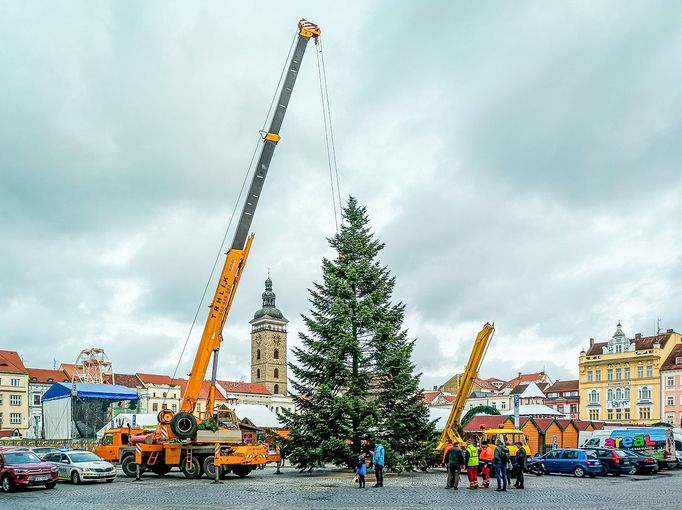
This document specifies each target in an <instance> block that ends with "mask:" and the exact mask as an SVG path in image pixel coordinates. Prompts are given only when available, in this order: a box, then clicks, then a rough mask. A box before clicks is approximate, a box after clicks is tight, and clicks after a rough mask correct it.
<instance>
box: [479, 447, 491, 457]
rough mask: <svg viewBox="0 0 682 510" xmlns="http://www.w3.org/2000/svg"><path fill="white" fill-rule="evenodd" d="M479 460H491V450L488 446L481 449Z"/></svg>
mask: <svg viewBox="0 0 682 510" xmlns="http://www.w3.org/2000/svg"><path fill="white" fill-rule="evenodd" d="M481 460H493V449H492V448H490V446H486V447H485V448H483V451H482V452H481Z"/></svg>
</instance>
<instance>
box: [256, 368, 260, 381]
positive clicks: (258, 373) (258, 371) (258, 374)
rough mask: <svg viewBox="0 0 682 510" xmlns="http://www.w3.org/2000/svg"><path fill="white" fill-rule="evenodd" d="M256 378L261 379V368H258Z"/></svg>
mask: <svg viewBox="0 0 682 510" xmlns="http://www.w3.org/2000/svg"><path fill="white" fill-rule="evenodd" d="M256 379H260V368H257V369H256Z"/></svg>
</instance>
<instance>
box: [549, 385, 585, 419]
mask: <svg viewBox="0 0 682 510" xmlns="http://www.w3.org/2000/svg"><path fill="white" fill-rule="evenodd" d="M545 394H546V395H547V398H545V405H546V406H548V407H551V408H552V409H555V410H556V411H559V412H560V413H562V414H563V415H564V418H566V419H569V420H577V419H578V417H579V415H580V383H579V381H578V379H572V380H569V381H559V380H556V381H554V384H552V385H551V386H548V387H547V388H546V389H545Z"/></svg>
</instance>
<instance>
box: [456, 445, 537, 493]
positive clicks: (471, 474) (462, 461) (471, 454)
mask: <svg viewBox="0 0 682 510" xmlns="http://www.w3.org/2000/svg"><path fill="white" fill-rule="evenodd" d="M515 446H516V447H517V451H516V455H515V456H514V458H513V462H512V457H511V455H510V453H509V448H507V445H506V444H505V443H504V441H502V440H501V439H497V440H496V441H495V448H494V449H493V447H491V446H490V444H488V443H487V442H485V441H484V442H483V443H482V444H481V448H480V450H479V448H478V447H477V446H476V443H475V442H474V440H473V439H471V440H469V442H468V443H457V444H453V443H452V441H448V444H447V446H446V447H445V450H444V451H443V465H445V466H446V468H447V471H448V478H447V482H446V484H445V488H446V489H455V490H457V486H458V485H459V476H460V473H461V472H462V471H464V470H466V473H467V476H468V478H469V487H468V488H469V489H478V488H482V489H487V488H489V487H490V470H491V469H494V470H495V478H496V480H497V489H495V490H496V491H506V490H507V484H510V485H511V477H512V476H514V475H515V477H516V482H515V484H514V487H515V488H517V489H523V488H524V477H523V469H524V468H525V466H526V457H527V453H526V450H525V448H524V447H523V446H522V445H521V443H516V445H515ZM479 467H480V470H481V475H482V478H483V481H482V483H481V485H479V483H478V471H479Z"/></svg>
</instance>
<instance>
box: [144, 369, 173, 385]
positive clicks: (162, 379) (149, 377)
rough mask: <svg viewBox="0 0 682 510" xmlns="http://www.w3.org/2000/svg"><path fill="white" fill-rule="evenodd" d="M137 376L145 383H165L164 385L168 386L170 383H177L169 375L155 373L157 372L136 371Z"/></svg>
mask: <svg viewBox="0 0 682 510" xmlns="http://www.w3.org/2000/svg"><path fill="white" fill-rule="evenodd" d="M135 375H137V378H138V379H139V380H140V381H142V382H143V383H145V384H165V385H166V386H170V385H171V383H172V384H173V385H177V384H178V383H177V381H173V380H172V379H171V378H170V376H167V375H157V374H141V373H140V372H138V373H137V374H135Z"/></svg>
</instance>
